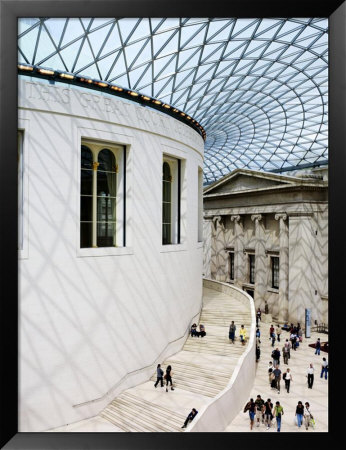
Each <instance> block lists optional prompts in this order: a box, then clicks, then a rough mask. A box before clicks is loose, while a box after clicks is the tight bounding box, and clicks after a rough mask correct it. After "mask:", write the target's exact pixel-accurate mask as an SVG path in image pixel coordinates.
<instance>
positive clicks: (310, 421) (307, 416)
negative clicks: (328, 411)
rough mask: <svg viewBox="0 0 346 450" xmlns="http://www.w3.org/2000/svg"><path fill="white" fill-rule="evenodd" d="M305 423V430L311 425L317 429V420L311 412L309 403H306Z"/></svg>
mask: <svg viewBox="0 0 346 450" xmlns="http://www.w3.org/2000/svg"><path fill="white" fill-rule="evenodd" d="M304 422H305V428H306V429H308V427H309V426H310V425H311V426H312V427H313V428H314V427H315V425H314V424H315V419H314V418H313V416H312V414H311V411H310V404H309V402H305V413H304Z"/></svg>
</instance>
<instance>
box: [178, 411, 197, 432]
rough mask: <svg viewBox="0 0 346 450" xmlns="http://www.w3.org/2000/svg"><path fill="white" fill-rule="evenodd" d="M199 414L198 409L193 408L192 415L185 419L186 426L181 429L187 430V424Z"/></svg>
mask: <svg viewBox="0 0 346 450" xmlns="http://www.w3.org/2000/svg"><path fill="white" fill-rule="evenodd" d="M197 414H198V411H197V409H196V408H192V410H191V412H190V414H189V415H188V416H187V417H186V419H185V422H184V425H183V426H182V427H181V428H186V427H187V424H188V423H189V422H191V421H192V420H193V419H194V418H195V417H196V416H197Z"/></svg>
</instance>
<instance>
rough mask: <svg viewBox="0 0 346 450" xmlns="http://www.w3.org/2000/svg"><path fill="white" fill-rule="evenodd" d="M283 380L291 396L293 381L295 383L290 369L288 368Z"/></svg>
mask: <svg viewBox="0 0 346 450" xmlns="http://www.w3.org/2000/svg"><path fill="white" fill-rule="evenodd" d="M283 379H284V380H285V387H286V390H287V394H289V392H290V384H291V381H293V378H292V374H291V371H290V369H288V368H287V370H286V372H285V373H284V374H283Z"/></svg>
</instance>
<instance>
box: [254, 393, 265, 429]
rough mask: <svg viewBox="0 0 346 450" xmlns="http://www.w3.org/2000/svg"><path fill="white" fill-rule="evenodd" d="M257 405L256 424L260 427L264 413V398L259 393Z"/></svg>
mask: <svg viewBox="0 0 346 450" xmlns="http://www.w3.org/2000/svg"><path fill="white" fill-rule="evenodd" d="M255 405H256V422H257V425H256V426H257V427H259V426H260V423H261V419H262V415H263V405H264V400H263V398H262V397H261V396H260V395H259V394H258V395H257V398H256V400H255ZM262 422H263V419H262Z"/></svg>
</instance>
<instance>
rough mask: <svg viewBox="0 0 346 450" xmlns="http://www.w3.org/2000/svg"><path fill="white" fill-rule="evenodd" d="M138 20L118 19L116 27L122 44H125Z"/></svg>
mask: <svg viewBox="0 0 346 450" xmlns="http://www.w3.org/2000/svg"><path fill="white" fill-rule="evenodd" d="M139 20H140V19H120V20H118V25H119V29H120V33H121V38H122V41H123V44H126V43H127V39H128V37H129V35H130V34H131V33H132V31H133V29H134V27H135V26H136V24H137V22H138V21H139Z"/></svg>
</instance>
